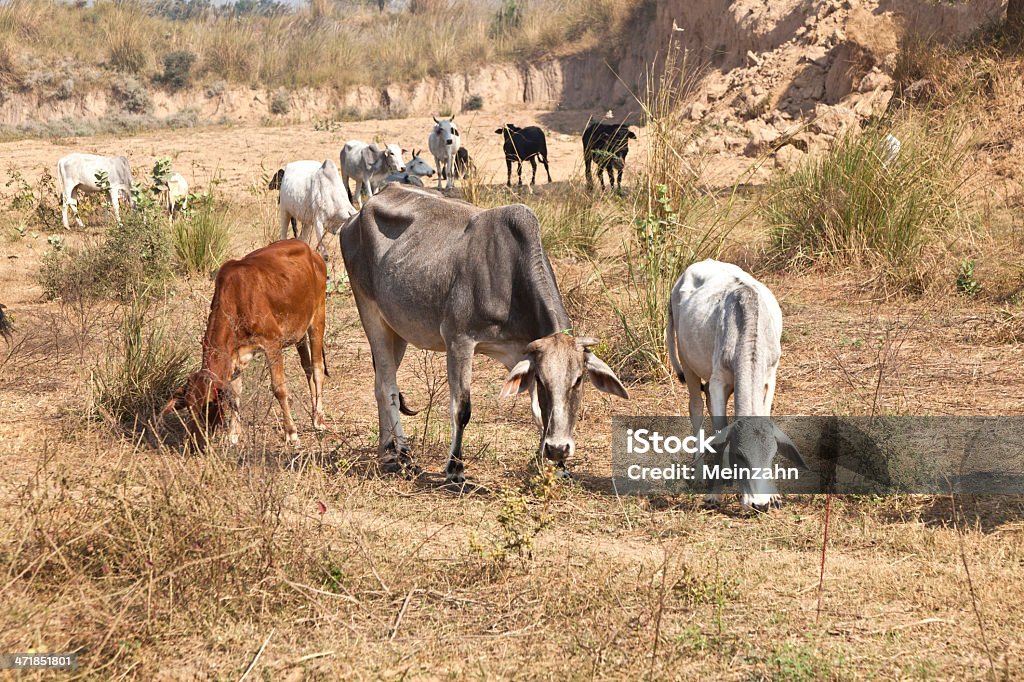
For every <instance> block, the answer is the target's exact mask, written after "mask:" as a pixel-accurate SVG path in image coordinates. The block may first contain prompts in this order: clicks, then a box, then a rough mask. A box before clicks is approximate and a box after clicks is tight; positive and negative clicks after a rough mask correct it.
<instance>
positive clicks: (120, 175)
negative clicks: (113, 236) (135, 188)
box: [57, 154, 135, 229]
mask: <svg viewBox="0 0 1024 682" xmlns="http://www.w3.org/2000/svg"><path fill="white" fill-rule="evenodd" d="M103 176H105V177H106V184H107V185H108V186H101V183H100V177H103ZM57 180H58V182H59V183H60V193H61V194H60V208H61V220H62V221H63V223H64V229H69V227H70V226H69V225H68V207H69V206H70V207H71V210H72V212H73V213H74V214H75V224H77V225H78V226H79V227H84V225H83V224H82V219H81V218H80V217H79V216H78V201H77V200H76V199H75V191H76V190H81V191H82V192H84V193H85V194H96V193H98V192H104V191H105V192H107V193H108V194H109V195H110V203H111V204H113V206H114V220H116V221H117V222H118V223H120V222H121V207H120V204H119V200H121V199H124V200H125V201H127V202H128V204H129V206H131V207H132V208H134V207H135V198H134V197H133V196H132V184H133V181H132V169H131V166H129V165H128V157H126V156H99V155H97V154H68V155H67V156H65V157H63V158H61V159H60V161H58V162H57Z"/></svg>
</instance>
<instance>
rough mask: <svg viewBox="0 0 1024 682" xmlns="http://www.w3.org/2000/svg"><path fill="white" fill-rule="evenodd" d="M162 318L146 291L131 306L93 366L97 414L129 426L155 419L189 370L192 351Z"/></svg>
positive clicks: (141, 425)
mask: <svg viewBox="0 0 1024 682" xmlns="http://www.w3.org/2000/svg"><path fill="white" fill-rule="evenodd" d="M164 312H165V313H166V311H164ZM160 319H161V316H160V315H158V314H157V310H156V303H155V301H154V300H153V299H152V298H151V297H150V296H149V295H148V292H140V294H139V295H137V296H135V297H134V298H133V299H132V300H131V301H129V302H128V304H127V305H126V306H125V308H124V312H123V319H122V321H121V324H120V328H119V329H118V333H117V334H116V338H115V339H113V341H112V343H110V344H109V346H108V349H107V354H106V355H105V357H104V358H103V359H102V361H101V362H100V363H99V364H97V366H96V367H94V368H93V369H92V371H91V377H90V378H91V389H92V404H93V410H94V412H95V414H96V415H97V416H99V417H101V418H103V419H106V420H107V421H109V422H110V423H112V424H115V425H118V426H120V427H122V428H124V429H126V430H128V431H139V430H141V428H142V427H144V426H145V425H146V424H147V423H149V422H151V421H152V419H153V417H154V415H155V414H156V412H157V410H159V409H160V407H161V405H163V403H164V402H166V401H167V400H168V399H169V398H170V396H171V393H172V392H173V391H174V390H175V389H176V388H178V386H180V385H182V383H184V381H185V378H186V377H187V376H188V368H189V355H188V351H187V350H185V348H184V347H183V346H182V344H181V342H180V338H179V337H175V335H174V334H173V333H172V332H171V330H170V329H169V328H168V327H167V326H166V324H165V323H163V322H160Z"/></svg>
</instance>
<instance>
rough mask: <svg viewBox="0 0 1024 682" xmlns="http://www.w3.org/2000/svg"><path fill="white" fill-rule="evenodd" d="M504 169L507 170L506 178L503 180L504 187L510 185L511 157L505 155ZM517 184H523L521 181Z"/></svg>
mask: <svg viewBox="0 0 1024 682" xmlns="http://www.w3.org/2000/svg"><path fill="white" fill-rule="evenodd" d="M505 169H506V171H507V175H506V176H505V177H506V178H507V179H506V180H505V186H506V187H511V186H512V159H510V158H508V157H507V156H506V157H505ZM519 184H520V185H521V184H523V183H522V181H520V183H519Z"/></svg>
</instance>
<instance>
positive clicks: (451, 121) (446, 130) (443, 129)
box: [434, 116, 459, 146]
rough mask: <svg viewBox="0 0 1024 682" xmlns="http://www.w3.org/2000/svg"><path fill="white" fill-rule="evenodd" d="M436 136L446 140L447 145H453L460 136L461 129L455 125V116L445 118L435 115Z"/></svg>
mask: <svg viewBox="0 0 1024 682" xmlns="http://www.w3.org/2000/svg"><path fill="white" fill-rule="evenodd" d="M434 136H436V137H437V138H438V139H439V140H441V141H442V142H444V143H445V144H446V145H448V146H451V145H452V144H454V143H455V140H456V138H457V137H458V136H459V129H458V128H456V127H455V117H454V116H452V117H451V118H448V119H444V118H440V119H439V118H438V117H437V116H435V117H434Z"/></svg>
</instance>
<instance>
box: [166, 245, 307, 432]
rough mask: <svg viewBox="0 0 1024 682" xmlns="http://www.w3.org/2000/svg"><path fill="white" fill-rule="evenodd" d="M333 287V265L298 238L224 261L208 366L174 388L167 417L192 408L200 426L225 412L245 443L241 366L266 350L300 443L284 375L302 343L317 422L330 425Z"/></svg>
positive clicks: (287, 422)
mask: <svg viewBox="0 0 1024 682" xmlns="http://www.w3.org/2000/svg"><path fill="white" fill-rule="evenodd" d="M326 292H327V266H326V265H325V264H324V261H323V259H322V258H321V257H320V256H318V255H317V254H316V253H314V252H313V250H312V249H310V248H309V246H307V245H306V243H305V242H303V241H300V240H297V239H288V240H284V241H278V242H274V243H273V244H271V245H269V246H265V247H263V248H262V249H257V250H256V251H253V252H252V253H250V254H249V255H247V256H245V257H244V258H242V259H241V260H230V261H228V262H227V263H225V264H224V265H222V266H221V268H220V272H218V273H217V284H216V288H215V290H214V293H213V302H212V303H211V304H210V317H209V320H208V321H207V323H206V336H205V338H204V339H203V367H202V369H201V370H199V371H198V372H196V373H195V374H193V375H192V376H190V377H189V379H188V381H187V382H186V384H185V385H184V386H182V387H181V388H180V389H178V390H177V391H176V392H175V394H174V396H173V397H172V398H171V400H170V401H169V402H168V403H167V405H166V406H165V407H164V409H163V410H162V411H161V413H160V416H161V417H162V416H164V415H166V414H167V413H169V412H171V411H172V410H182V409H184V408H186V407H187V408H188V409H189V411H190V413H191V414H192V417H193V419H195V420H196V422H197V423H198V424H199V426H200V427H202V426H206V427H207V428H209V429H213V428H215V427H216V426H218V425H219V424H220V423H221V422H222V421H223V420H224V417H225V412H226V413H227V419H228V435H229V436H230V438H231V442H232V443H233V444H236V443H238V437H239V434H240V431H241V427H240V426H239V424H238V408H239V397H240V394H241V389H242V371H243V370H244V369H245V367H246V365H247V364H248V363H249V361H250V360H251V359H252V356H253V354H254V353H255V352H256V351H257V350H262V351H263V352H264V353H265V354H266V356H267V362H268V364H269V365H270V383H271V386H272V388H273V390H274V396H275V397H276V398H277V400H278V401H279V402H280V403H281V410H282V412H284V430H285V440H286V441H287V442H288V443H291V444H293V445H298V442H299V435H298V432H297V431H296V429H295V422H293V421H292V415H291V411H290V410H289V409H288V389H287V385H286V383H285V376H284V349H285V348H286V347H288V346H297V347H298V350H299V358H300V360H301V361H302V369H303V371H305V373H306V379H307V381H308V382H309V392H310V396H311V398H312V402H313V427H314V428H316V429H322V428H324V411H323V405H322V404H321V396H322V394H323V392H322V387H323V377H324V375H325V374H326V373H327V363H326V359H325V357H324V323H325V317H326V308H325V304H326V295H327V293H326Z"/></svg>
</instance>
